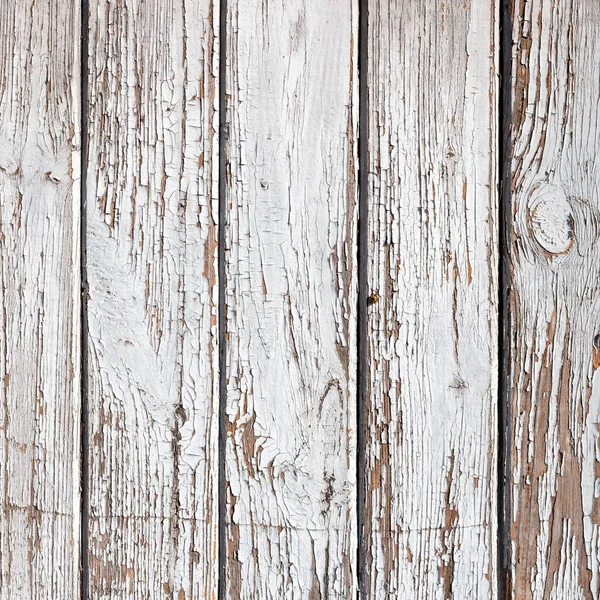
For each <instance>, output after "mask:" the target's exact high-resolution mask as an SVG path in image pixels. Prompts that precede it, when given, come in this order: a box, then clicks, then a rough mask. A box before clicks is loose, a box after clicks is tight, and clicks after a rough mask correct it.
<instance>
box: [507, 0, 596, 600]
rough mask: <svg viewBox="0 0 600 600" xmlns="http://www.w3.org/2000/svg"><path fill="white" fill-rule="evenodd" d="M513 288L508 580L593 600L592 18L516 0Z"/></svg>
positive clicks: (570, 7) (584, 8) (572, 9)
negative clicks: (510, 550) (510, 503)
mask: <svg viewBox="0 0 600 600" xmlns="http://www.w3.org/2000/svg"><path fill="white" fill-rule="evenodd" d="M513 18H514V23H513V25H514V26H513V119H512V122H513V129H512V143H513V156H512V187H511V198H512V199H511V204H510V208H511V232H510V233H511V245H510V276H511V289H510V294H509V304H508V306H509V314H510V331H511V337H510V345H509V349H508V350H509V358H510V367H511V371H510V381H511V392H512V393H511V398H512V406H511V411H512V452H511V456H510V459H511V464H510V467H511V473H512V481H511V483H512V488H511V497H512V505H511V513H510V518H511V546H512V551H513V553H512V561H511V563H512V564H511V567H512V568H511V573H510V575H511V581H510V588H509V589H510V594H509V597H511V598H516V599H518V600H525V599H527V600H529V599H532V600H533V599H535V600H538V599H539V600H546V599H559V598H560V599H561V600H574V599H575V598H577V599H585V600H591V599H598V598H600V380H599V379H598V378H599V377H600V372H598V370H597V369H598V366H599V365H600V358H599V357H600V337H599V335H598V334H599V333H600V300H599V294H598V288H599V283H598V282H599V281H600V245H599V244H598V237H599V235H600V204H599V199H598V191H599V189H600V188H599V184H600V168H599V167H598V162H597V157H598V154H599V153H600V118H599V115H598V102H599V101H600V89H599V86H598V82H599V81H600V16H599V14H598V10H597V6H595V5H594V4H593V3H590V2H586V1H582V0H560V1H558V2H550V1H545V0H533V1H527V2H525V1H523V0H518V1H516V2H515V6H514V15H513Z"/></svg>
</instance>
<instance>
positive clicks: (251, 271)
mask: <svg viewBox="0 0 600 600" xmlns="http://www.w3.org/2000/svg"><path fill="white" fill-rule="evenodd" d="M228 5H229V11H228V19H227V24H228V34H227V39H228V57H227V60H228V61H229V62H228V68H227V72H228V81H227V93H228V117H227V120H228V124H229V137H228V140H227V160H228V172H227V178H228V179H227V186H228V191H227V210H228V223H227V254H226V269H227V337H228V346H227V368H228V371H227V377H228V385H227V480H228V481H227V511H228V512H227V553H228V558H227V576H226V585H227V597H228V598H231V599H232V600H234V599H235V600H240V599H249V598H260V599H261V600H269V599H274V600H275V599H277V600H280V599H281V598H287V599H289V600H293V599H300V598H302V599H306V598H310V599H318V598H352V597H353V594H354V593H355V589H356V588H355V556H356V523H355V520H356V517H355V478H356V473H355V469H356V466H355V463H356V455H355V451H356V448H355V446H356V427H355V419H356V416H355V415H356V412H355V407H356V389H355V388H356V382H355V371H356V351H355V347H356V333H355V331H356V312H355V306H356V257H355V255H356V248H355V246H356V235H355V230H356V154H357V147H356V128H357V120H356V117H357V97H356V93H357V61H356V59H357V56H356V53H357V16H358V15H357V5H356V2H355V1H354V0H352V1H341V0H340V1H338V0H335V1H328V2H320V1H318V0H290V1H287V0H286V2H261V1H259V0H229V2H228Z"/></svg>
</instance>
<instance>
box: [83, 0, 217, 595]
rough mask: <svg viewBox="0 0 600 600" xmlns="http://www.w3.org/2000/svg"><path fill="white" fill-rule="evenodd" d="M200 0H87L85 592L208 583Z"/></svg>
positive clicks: (178, 590)
mask: <svg viewBox="0 0 600 600" xmlns="http://www.w3.org/2000/svg"><path fill="white" fill-rule="evenodd" d="M217 25H218V6H215V4H214V2H213V1H212V0H201V1H194V2H192V1H190V0H183V1H182V2H172V1H171V0H166V1H165V0H146V1H142V0H129V1H127V2H126V1H125V0H116V1H108V0H91V2H90V43H89V47H90V52H89V58H88V65H89V82H90V83H89V163H88V165H87V180H88V188H87V195H88V202H87V231H86V234H87V254H88V264H87V272H88V279H89V281H88V284H89V297H88V314H89V355H88V365H89V366H88V369H89V381H88V385H89V404H90V497H91V500H90V513H91V515H90V525H89V526H90V549H89V557H90V559H89V560H90V588H91V595H92V597H93V598H97V599H101V598H119V599H123V598H131V599H134V598H135V599H136V600H137V599H139V598H176V599H177V600H184V599H191V598H194V599H196V598H215V597H216V591H217V584H216V578H217V520H218V519H217V466H216V462H217V414H218V410H217V406H218V397H217V396H218V354H217V335H216V334H217V331H216V329H217V297H218V288H217V277H216V273H217V269H216V245H217V243H216V240H217V212H218V211H217V188H218V186H217V180H218V169H217V129H218V119H217V86H216V73H217V70H218V65H217V52H216V48H217V46H218V44H217V33H218V31H217V29H218V28H217Z"/></svg>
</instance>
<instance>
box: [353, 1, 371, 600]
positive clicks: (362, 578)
mask: <svg viewBox="0 0 600 600" xmlns="http://www.w3.org/2000/svg"><path fill="white" fill-rule="evenodd" d="M368 9H369V2H368V0H359V1H358V226H357V263H358V264H357V266H358V299H357V361H356V362H357V373H356V387H357V409H356V421H357V423H356V425H357V454H356V483H357V493H356V518H357V529H358V538H357V541H358V544H357V555H356V561H357V580H358V597H359V599H360V600H363V599H365V598H366V573H367V572H366V537H365V536H366V531H365V498H366V466H367V465H366V431H365V425H366V412H367V383H368V382H367V377H368V361H367V295H368V271H367V267H368V260H367V258H368V204H367V200H368V171H367V169H368V123H367V115H368V106H367V104H368V81H367V74H368V54H367V50H368Z"/></svg>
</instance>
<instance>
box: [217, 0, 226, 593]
mask: <svg viewBox="0 0 600 600" xmlns="http://www.w3.org/2000/svg"><path fill="white" fill-rule="evenodd" d="M226 24H227V0H221V3H220V7H219V82H218V85H219V210H218V214H219V224H218V249H217V263H218V276H219V300H218V302H219V308H218V313H219V315H218V322H219V444H218V454H219V482H218V494H219V503H218V504H219V522H218V545H219V561H218V583H217V597H218V598H219V600H225V596H226V590H227V588H226V575H227V568H226V567H227V546H226V544H227V531H226V526H227V523H226V517H227V485H226V479H225V459H226V451H227V437H226V436H227V431H226V422H225V419H226V416H227V414H226V400H227V372H226V367H227V354H226V305H225V302H226V287H225V283H226V280H225V226H226V218H227V206H226V189H227V188H226V177H227V155H226V151H227V118H226V117H227V115H226V110H227V97H226V92H227V89H226V88H227V86H226V82H227V61H226V56H227V27H226Z"/></svg>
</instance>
